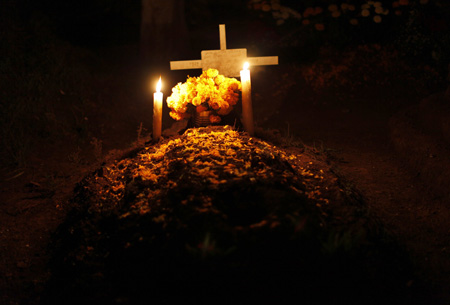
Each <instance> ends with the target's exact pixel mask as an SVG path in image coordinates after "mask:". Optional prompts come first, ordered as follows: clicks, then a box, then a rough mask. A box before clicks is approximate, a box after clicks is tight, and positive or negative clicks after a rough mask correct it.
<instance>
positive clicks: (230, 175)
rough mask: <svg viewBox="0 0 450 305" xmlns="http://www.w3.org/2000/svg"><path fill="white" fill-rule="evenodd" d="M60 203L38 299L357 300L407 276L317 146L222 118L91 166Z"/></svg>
mask: <svg viewBox="0 0 450 305" xmlns="http://www.w3.org/2000/svg"><path fill="white" fill-rule="evenodd" d="M72 202H73V206H74V208H73V210H72V212H71V213H69V216H68V218H67V220H66V221H65V223H64V224H63V225H62V226H61V227H60V229H59V233H58V234H57V236H56V238H55V243H54V249H55V251H54V253H55V255H54V259H53V263H52V264H53V265H52V266H53V278H52V280H51V281H50V284H49V286H48V289H47V293H46V298H47V300H49V302H50V301H51V302H54V303H58V302H62V301H64V302H65V304H80V303H84V304H87V303H89V304H90V303H92V304H114V303H122V304H148V303H149V302H150V303H156V304H160V303H167V304H170V303H173V302H180V301H186V302H193V303H206V302H208V303H216V304H217V303H219V304H230V302H231V303H232V304H249V303H251V302H255V301H258V302H262V301H267V300H273V301H277V300H278V301H279V300H286V298H290V297H301V298H307V299H310V300H313V301H314V300H315V301H314V302H317V303H321V302H324V301H327V302H328V301H332V300H344V299H345V300H349V302H352V301H355V302H356V301H361V300H364V301H365V303H366V304H368V302H367V299H366V298H365V297H364V296H366V295H372V294H373V298H372V299H371V300H374V301H377V302H378V301H380V298H383V296H385V295H386V294H384V292H386V293H387V291H389V292H390V293H392V292H393V293H394V296H395V293H400V292H403V289H405V287H406V286H405V283H406V281H407V280H409V277H410V276H411V275H410V274H409V273H408V272H409V267H408V265H407V260H405V259H404V257H403V255H402V253H401V251H400V250H399V249H398V248H397V246H396V245H395V243H394V242H393V241H392V240H391V239H390V237H389V236H388V235H387V234H386V233H385V232H384V230H383V228H382V227H381V226H380V225H379V223H378V222H377V221H376V220H374V219H373V217H372V216H371V215H370V213H369V212H368V209H367V207H366V205H365V202H364V200H363V199H362V198H361V196H360V195H359V193H358V192H357V191H355V190H354V189H352V188H351V187H349V186H348V184H347V183H346V182H345V180H344V179H342V178H340V177H339V176H338V175H336V174H335V173H334V171H333V170H332V168H331V167H330V165H329V164H328V163H327V161H326V158H324V156H322V155H320V154H318V153H317V152H314V151H313V150H310V149H308V148H307V147H303V148H289V149H288V148H282V147H279V146H276V145H273V144H272V143H270V142H267V141H264V140H262V139H259V138H256V137H251V136H249V135H248V134H247V133H243V132H237V131H235V130H233V129H232V128H231V127H229V126H215V127H211V126H210V127H206V128H198V129H188V130H187V131H186V132H185V133H184V134H183V135H181V136H177V137H174V138H170V139H164V140H163V141H161V142H160V143H158V144H155V145H150V146H146V147H145V148H143V149H141V150H139V151H137V152H136V153H135V154H134V155H131V156H128V157H126V158H123V159H121V160H117V161H115V162H113V163H111V164H105V165H104V166H102V167H101V168H100V169H98V170H97V171H96V172H95V173H93V174H91V175H89V176H87V177H86V178H85V179H84V180H83V181H82V182H81V183H80V184H79V186H78V188H77V190H76V191H75V195H74V197H73V199H72ZM348 287H355V288H357V289H356V290H354V291H352V292H349V291H348ZM323 290H325V291H327V293H325V294H324V293H321V291H323ZM391 295H392V294H391ZM369 303H370V302H369Z"/></svg>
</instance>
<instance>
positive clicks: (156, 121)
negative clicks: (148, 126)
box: [153, 77, 163, 141]
mask: <svg viewBox="0 0 450 305" xmlns="http://www.w3.org/2000/svg"><path fill="white" fill-rule="evenodd" d="M162 100H163V94H162V92H161V77H159V81H158V84H157V85H156V92H155V93H153V140H154V141H158V140H159V138H160V137H161V128H162Z"/></svg>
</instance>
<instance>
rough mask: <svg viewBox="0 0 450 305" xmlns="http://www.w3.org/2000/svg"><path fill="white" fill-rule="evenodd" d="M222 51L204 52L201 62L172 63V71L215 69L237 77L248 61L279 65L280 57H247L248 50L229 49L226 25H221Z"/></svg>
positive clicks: (257, 64)
mask: <svg viewBox="0 0 450 305" xmlns="http://www.w3.org/2000/svg"><path fill="white" fill-rule="evenodd" d="M219 34H220V50H206V51H202V53H201V54H202V59H200V60H180V61H171V62H170V69H171V70H187V69H202V70H203V71H204V70H208V69H210V68H214V69H217V70H219V73H220V74H222V75H225V76H232V77H237V76H239V75H240V74H239V73H240V71H241V70H242V68H243V66H244V63H245V62H246V61H247V62H248V63H249V64H250V66H266V65H278V56H262V57H247V49H227V41H226V34H225V24H220V25H219Z"/></svg>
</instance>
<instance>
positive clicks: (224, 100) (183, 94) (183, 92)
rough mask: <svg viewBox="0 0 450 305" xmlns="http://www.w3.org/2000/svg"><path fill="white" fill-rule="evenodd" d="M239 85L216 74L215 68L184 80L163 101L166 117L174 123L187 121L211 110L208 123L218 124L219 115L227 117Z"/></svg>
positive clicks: (237, 94)
mask: <svg viewBox="0 0 450 305" xmlns="http://www.w3.org/2000/svg"><path fill="white" fill-rule="evenodd" d="M240 90H241V83H240V82H239V81H238V80H237V79H235V78H228V77H225V76H223V75H220V74H219V71H218V70H216V69H208V70H206V71H203V73H202V74H201V75H200V76H199V77H188V78H187V80H186V82H185V83H178V84H177V85H176V86H175V87H173V88H172V94H171V95H170V96H169V97H168V98H167V106H168V107H169V108H170V109H171V111H170V116H171V117H172V118H173V119H175V120H177V121H178V120H182V119H185V118H190V117H191V116H192V115H193V114H194V113H196V112H198V113H200V112H202V111H211V115H210V117H209V119H210V122H211V123H217V122H219V121H220V115H226V114H229V113H230V112H231V111H232V110H233V106H235V105H236V104H237V102H238V101H239V96H240V95H239V91H240Z"/></svg>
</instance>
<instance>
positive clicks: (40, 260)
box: [0, 68, 450, 305]
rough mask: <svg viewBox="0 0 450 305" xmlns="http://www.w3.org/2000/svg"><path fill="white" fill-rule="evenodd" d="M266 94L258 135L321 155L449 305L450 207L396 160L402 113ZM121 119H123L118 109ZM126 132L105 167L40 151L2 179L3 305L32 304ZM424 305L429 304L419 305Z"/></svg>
mask: <svg viewBox="0 0 450 305" xmlns="http://www.w3.org/2000/svg"><path fill="white" fill-rule="evenodd" d="M270 69H274V68H270ZM270 71H272V70H263V71H260V72H258V73H262V74H264V73H270ZM274 71H275V70H274ZM272 77H273V76H272ZM180 81H181V80H180ZM265 90H270V88H268V89H267V86H264V84H263V83H262V82H260V83H258V82H257V81H255V83H254V91H253V92H254V105H255V106H254V107H255V108H257V109H255V119H256V122H257V123H258V126H259V127H262V128H265V129H278V130H280V132H281V135H282V136H284V137H285V138H286V139H287V140H290V141H293V142H292V143H294V141H300V142H302V143H303V144H305V145H308V146H310V147H311V148H312V149H315V150H317V151H318V152H320V153H323V154H324V155H326V156H327V157H328V159H329V160H330V162H331V164H332V165H333V166H334V167H335V168H336V170H337V172H339V173H340V174H341V175H343V176H344V177H345V178H346V179H347V180H348V181H349V183H351V184H352V186H354V187H356V188H357V189H359V190H360V191H361V192H362V194H363V195H364V196H365V198H366V199H367V202H368V204H369V206H370V209H371V210H372V211H373V212H374V214H375V215H376V216H377V217H379V218H380V219H381V221H382V222H383V223H384V225H385V226H386V228H387V229H388V230H389V231H390V232H392V233H393V234H394V235H395V236H397V238H398V240H399V242H400V243H401V244H402V245H404V247H405V248H406V249H407V251H408V252H409V253H410V255H411V257H412V258H413V262H414V263H415V264H416V267H417V270H418V272H419V273H420V274H421V275H422V276H423V278H425V279H427V280H428V281H429V282H430V283H432V286H433V292H432V293H433V294H434V295H435V299H436V301H435V302H436V304H448V303H450V293H449V291H450V260H449V259H448V257H449V252H450V238H449V236H450V222H449V221H448V219H450V205H449V203H448V202H447V201H445V199H443V198H442V197H439V196H434V195H433V194H432V193H430V189H429V188H428V187H427V186H426V185H425V184H424V182H423V180H420V179H419V178H418V177H417V173H415V172H414V169H411V167H410V166H409V165H408V164H407V163H406V162H405V160H404V159H402V158H401V157H400V155H399V154H398V153H396V151H395V149H394V146H393V144H392V141H391V138H390V127H389V126H390V125H389V122H390V119H391V118H392V116H393V115H395V114H396V113H397V112H398V111H399V107H387V108H382V107H379V106H378V105H379V104H381V103H377V102H378V101H377V99H378V98H379V97H376V96H374V95H370V94H367V96H366V97H365V99H366V101H365V102H364V103H360V101H359V100H358V99H357V98H355V99H354V100H348V101H347V102H345V103H341V104H337V103H333V101H331V99H333V97H330V96H328V97H327V96H317V95H314V94H305V92H301V91H298V90H297V89H296V88H295V86H294V88H292V90H290V91H288V93H286V94H287V95H285V96H281V97H278V98H276V97H273V96H270V95H267V92H265ZM405 90H407V89H405ZM269 98H272V99H271V100H270V101H267V99H269ZM358 98H360V97H358ZM392 98H393V99H401V97H400V98H399V95H398V94H392ZM274 101H275V102H274ZM367 101H370V102H367ZM419 102H420V99H419V98H418V100H417V103H419ZM258 103H260V104H258ZM394 104H396V105H399V104H402V103H394ZM257 105H262V107H259V106H257ZM368 105H369V106H368ZM117 111H118V113H120V108H118V109H117ZM110 123H112V122H110ZM149 123H150V122H149ZM123 125H124V126H123V128H122V133H116V134H106V135H105V137H104V138H103V145H104V146H103V147H104V150H103V154H102V158H96V157H95V156H93V155H91V156H90V157H89V156H83V157H79V158H78V159H77V155H76V154H74V151H73V148H70V147H65V146H61V145H58V144H55V145H54V146H43V147H42V150H40V151H37V152H36V154H34V156H33V158H34V159H33V161H32V162H30V164H32V165H31V166H29V167H28V168H26V169H25V170H12V169H5V170H3V171H2V177H1V181H2V183H1V190H0V196H1V202H0V303H1V304H5V305H16V304H38V300H39V295H40V293H41V292H42V291H43V289H44V285H45V282H46V281H47V279H48V278H49V271H48V269H47V266H46V263H47V261H48V258H49V252H48V245H49V242H50V240H51V236H52V233H53V232H54V231H55V229H56V228H57V226H58V225H59V224H60V223H61V222H62V221H63V219H64V217H65V213H66V212H67V210H68V209H69V208H70V207H69V206H68V205H67V203H66V201H67V199H68V198H70V196H71V195H72V191H73V188H74V186H75V185H76V183H77V182H78V181H80V180H81V179H82V178H83V177H84V176H86V175H87V174H88V173H90V172H92V171H93V170H95V169H96V168H97V167H98V166H99V165H100V164H101V162H102V161H103V160H104V158H108V160H112V159H114V158H115V157H117V156H118V155H120V154H122V152H123V151H122V152H121V151H118V150H123V149H130V147H132V146H133V145H137V144H136V142H135V140H136V131H135V127H136V125H137V124H136V123H133V124H131V123H130V124H128V125H127V123H126V122H124V123H123ZM148 126H151V125H150V124H148ZM118 128H119V127H118ZM133 142H134V144H132V143H133ZM140 144H141V145H142V141H141V142H140ZM419 145H420V144H419ZM111 149H117V150H114V151H112V152H111V153H110V154H109V155H108V153H107V152H106V151H108V150H111ZM68 156H70V157H68ZM97 157H98V156H97ZM423 304H431V303H429V300H423Z"/></svg>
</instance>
